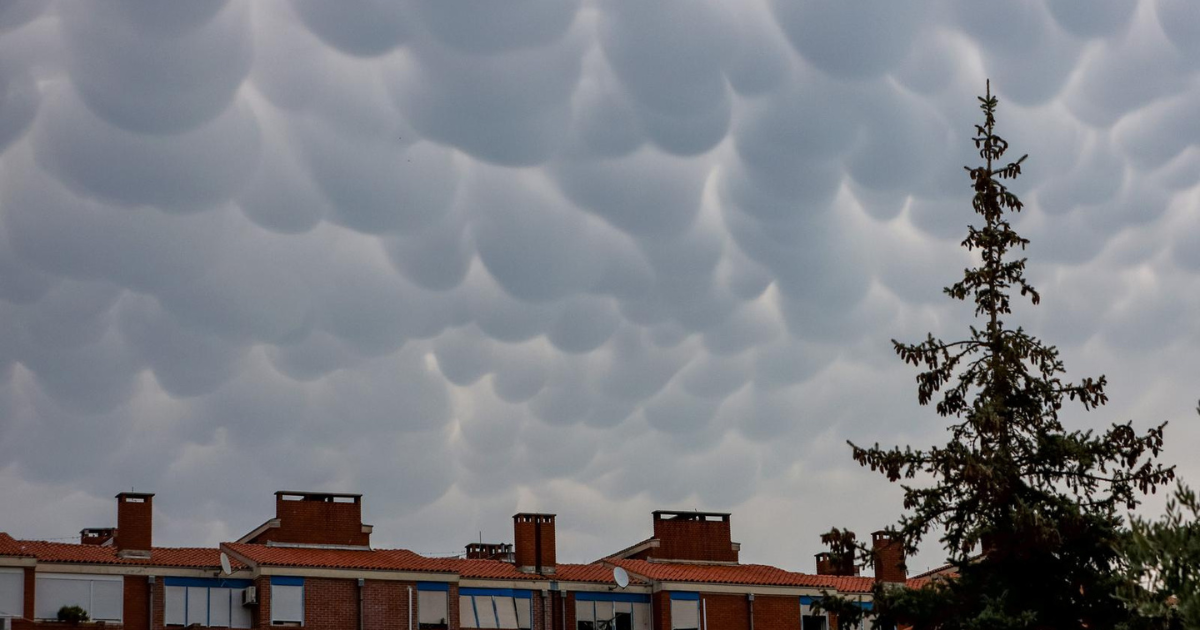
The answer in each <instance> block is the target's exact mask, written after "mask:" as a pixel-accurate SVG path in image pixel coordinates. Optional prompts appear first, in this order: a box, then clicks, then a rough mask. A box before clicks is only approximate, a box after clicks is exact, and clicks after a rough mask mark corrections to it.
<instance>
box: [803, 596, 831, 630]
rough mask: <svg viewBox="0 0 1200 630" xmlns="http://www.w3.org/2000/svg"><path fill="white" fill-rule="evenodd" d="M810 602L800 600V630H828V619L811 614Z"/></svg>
mask: <svg viewBox="0 0 1200 630" xmlns="http://www.w3.org/2000/svg"><path fill="white" fill-rule="evenodd" d="M805 599H808V598H805ZM811 602H812V600H811V599H808V601H804V599H802V600H800V630H829V618H828V617H826V616H825V615H824V614H818V613H816V612H813V609H812V606H811Z"/></svg>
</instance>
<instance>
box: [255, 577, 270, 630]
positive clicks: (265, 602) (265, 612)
mask: <svg viewBox="0 0 1200 630" xmlns="http://www.w3.org/2000/svg"><path fill="white" fill-rule="evenodd" d="M254 590H255V591H257V593H258V605H257V606H255V607H254V614H253V615H252V619H253V622H252V623H251V624H250V625H252V626H254V627H255V628H270V627H271V578H270V577H268V576H265V575H263V576H259V577H257V578H254Z"/></svg>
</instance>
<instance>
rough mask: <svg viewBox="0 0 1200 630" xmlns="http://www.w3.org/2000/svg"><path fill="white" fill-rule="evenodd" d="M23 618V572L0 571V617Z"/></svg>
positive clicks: (13, 570) (21, 570)
mask: <svg viewBox="0 0 1200 630" xmlns="http://www.w3.org/2000/svg"><path fill="white" fill-rule="evenodd" d="M24 616H25V570H24V569H0V617H24Z"/></svg>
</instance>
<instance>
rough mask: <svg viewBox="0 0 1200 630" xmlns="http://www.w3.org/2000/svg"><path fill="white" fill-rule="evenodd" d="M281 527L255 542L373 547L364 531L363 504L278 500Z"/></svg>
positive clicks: (256, 539)
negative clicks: (370, 545)
mask: <svg viewBox="0 0 1200 630" xmlns="http://www.w3.org/2000/svg"><path fill="white" fill-rule="evenodd" d="M275 517H276V518H278V519H279V527H276V528H271V529H268V530H267V531H265V532H263V533H262V534H260V535H259V536H258V537H257V538H255V539H254V541H253V542H256V543H262V544H265V543H267V542H282V543H308V544H314V545H357V546H366V545H369V544H371V535H370V534H367V533H364V532H363V526H362V504H361V503H358V502H354V503H341V502H334V501H308V500H304V501H292V500H284V498H283V497H282V496H277V497H276V498H275Z"/></svg>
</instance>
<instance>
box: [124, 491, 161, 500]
mask: <svg viewBox="0 0 1200 630" xmlns="http://www.w3.org/2000/svg"><path fill="white" fill-rule="evenodd" d="M153 496H154V493H153V492H121V493H118V494H117V498H118V499H149V498H151V497H153Z"/></svg>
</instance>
